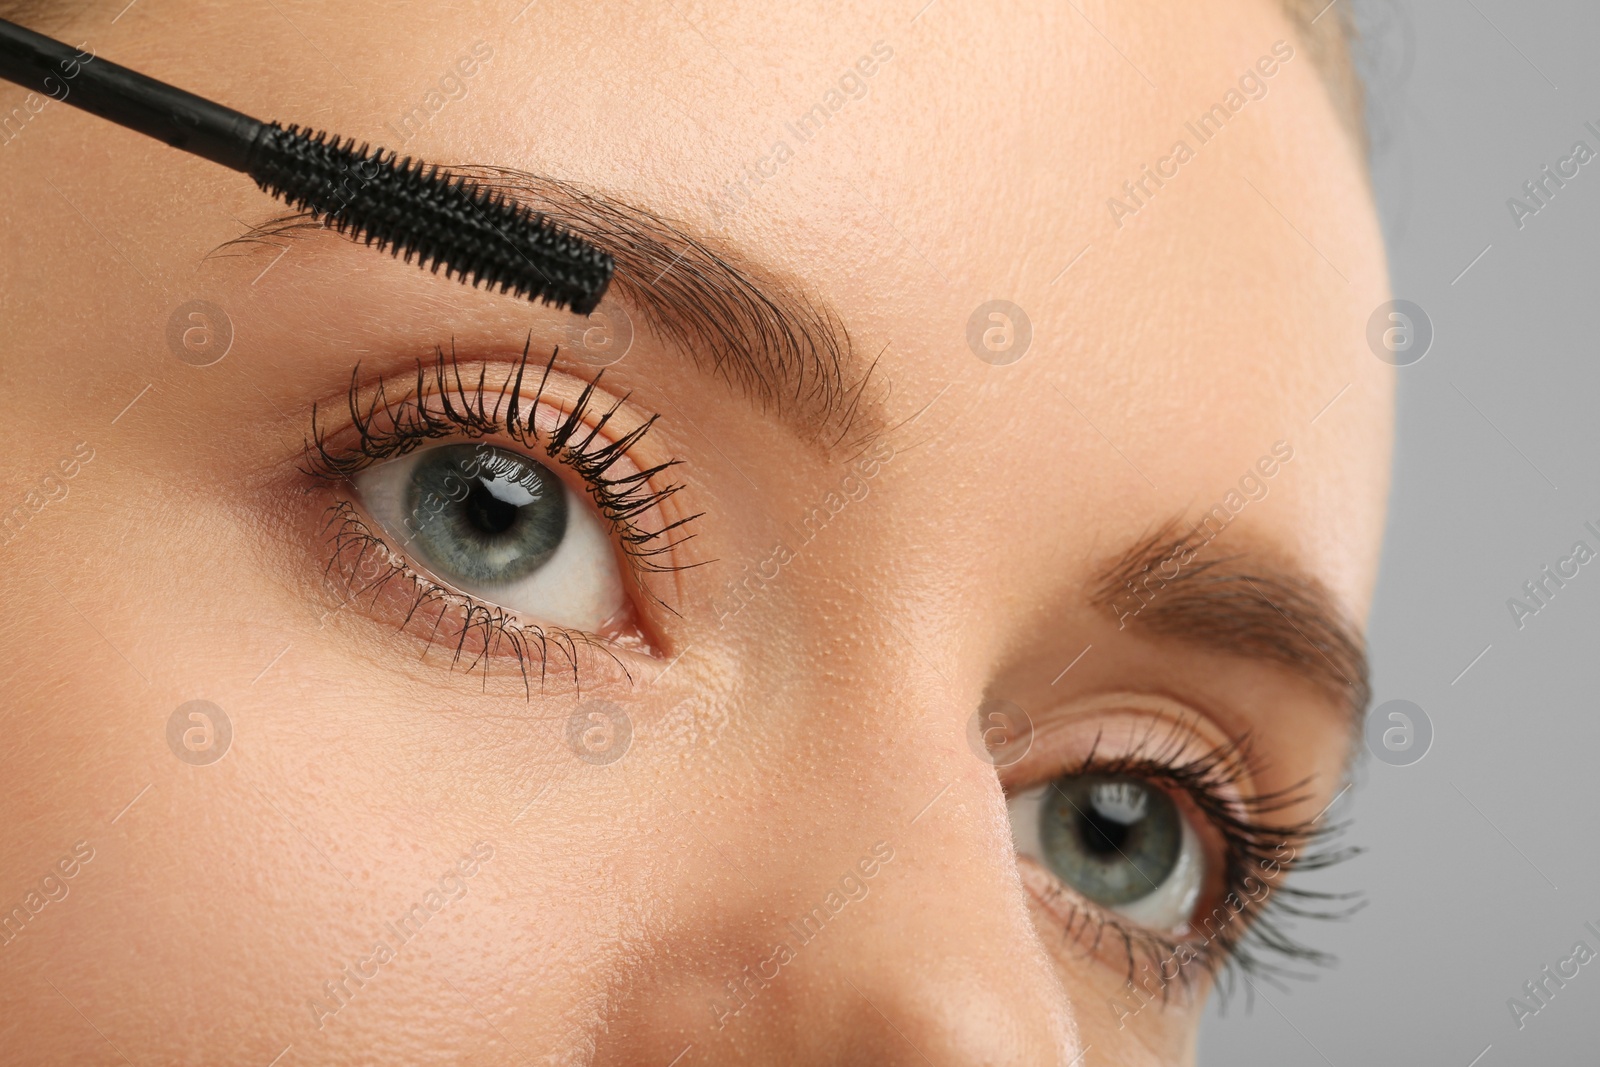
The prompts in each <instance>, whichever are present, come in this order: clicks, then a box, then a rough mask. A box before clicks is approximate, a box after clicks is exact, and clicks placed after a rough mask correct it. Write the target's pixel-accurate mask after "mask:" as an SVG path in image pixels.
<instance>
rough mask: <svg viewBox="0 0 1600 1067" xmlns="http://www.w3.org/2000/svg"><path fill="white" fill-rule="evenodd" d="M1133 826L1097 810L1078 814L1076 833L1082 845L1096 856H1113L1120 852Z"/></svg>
mask: <svg viewBox="0 0 1600 1067" xmlns="http://www.w3.org/2000/svg"><path fill="white" fill-rule="evenodd" d="M1132 830H1133V828H1132V827H1131V826H1129V825H1128V824H1126V823H1120V822H1117V821H1116V820H1115V819H1107V818H1105V817H1104V816H1103V815H1101V814H1100V813H1099V812H1094V811H1091V812H1087V813H1085V814H1081V815H1079V816H1078V834H1079V836H1080V837H1082V838H1083V844H1084V847H1086V848H1087V849H1088V850H1089V851H1090V852H1092V853H1094V854H1095V855H1096V856H1098V857H1105V856H1115V855H1117V854H1118V853H1120V852H1122V850H1123V845H1125V844H1126V843H1127V841H1128V837H1129V836H1130V835H1131V833H1132Z"/></svg>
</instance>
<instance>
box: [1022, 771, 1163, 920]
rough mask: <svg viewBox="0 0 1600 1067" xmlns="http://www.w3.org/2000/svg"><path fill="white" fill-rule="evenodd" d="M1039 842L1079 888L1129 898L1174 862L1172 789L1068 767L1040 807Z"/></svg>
mask: <svg viewBox="0 0 1600 1067" xmlns="http://www.w3.org/2000/svg"><path fill="white" fill-rule="evenodd" d="M1039 845H1040V848H1041V850H1042V851H1043V852H1044V856H1043V859H1044V860H1045V861H1046V862H1047V863H1048V864H1049V865H1050V867H1051V869H1053V870H1054V871H1055V873H1056V875H1057V876H1058V877H1059V878H1060V879H1061V880H1062V881H1064V882H1066V883H1067V884H1068V885H1070V886H1072V887H1073V888H1074V889H1076V890H1077V891H1078V892H1080V893H1082V894H1083V895H1084V896H1086V897H1088V898H1090V899H1091V900H1095V901H1098V902H1099V903H1101V904H1105V905H1108V906H1113V907H1114V906H1116V905H1120V904H1129V903H1132V902H1133V901H1136V900H1139V899H1141V898H1142V897H1147V896H1149V895H1150V894H1152V893H1154V892H1155V891H1156V890H1157V889H1159V888H1160V887H1161V886H1162V884H1163V883H1164V882H1165V881H1166V879H1167V878H1168V877H1170V876H1171V874H1172V872H1173V870H1174V869H1175V868H1176V867H1177V865H1178V858H1179V855H1180V853H1181V852H1182V850H1183V816H1182V815H1181V814H1180V813H1179V811H1178V806H1177V805H1176V804H1174V803H1173V802H1172V798H1171V797H1169V796H1168V795H1167V794H1166V793H1164V792H1162V791H1161V790H1159V789H1156V788H1155V787H1153V786H1150V785H1147V784H1145V783H1143V782H1141V781H1139V780H1138V779H1136V778H1128V777H1124V776H1120V775H1096V774H1084V775H1068V776H1066V777H1064V778H1061V779H1059V780H1057V781H1056V782H1055V784H1054V785H1053V786H1052V787H1051V788H1050V791H1049V792H1048V793H1047V794H1046V795H1045V798H1044V803H1043V804H1041V805H1040V807H1039Z"/></svg>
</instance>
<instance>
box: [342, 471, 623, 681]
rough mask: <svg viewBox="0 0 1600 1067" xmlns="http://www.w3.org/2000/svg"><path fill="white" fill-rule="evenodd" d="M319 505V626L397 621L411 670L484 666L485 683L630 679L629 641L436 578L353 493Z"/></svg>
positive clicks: (472, 669)
mask: <svg viewBox="0 0 1600 1067" xmlns="http://www.w3.org/2000/svg"><path fill="white" fill-rule="evenodd" d="M316 506H317V508H318V511H319V512H320V517H321V522H320V523H319V532H318V539H317V542H316V543H318V544H319V545H321V546H323V551H324V554H325V562H326V569H325V572H324V583H323V592H322V594H321V599H322V600H323V601H324V604H325V606H324V608H323V609H322V610H321V613H320V617H319V619H318V623H317V629H318V630H319V631H322V630H326V629H329V628H336V627H339V626H340V623H341V622H342V621H343V620H344V619H347V618H348V617H349V616H352V615H366V616H369V617H372V618H373V619H374V621H382V622H385V623H387V624H389V625H390V626H392V627H393V632H395V633H397V634H398V635H400V636H401V637H402V638H403V639H404V641H405V645H404V647H406V648H408V649H409V650H410V651H409V652H408V653H406V654H405V655H403V656H402V657H400V659H401V661H402V662H407V663H410V664H415V665H416V669H417V670H420V671H423V672H437V671H438V670H439V669H441V667H443V668H446V669H453V670H460V671H464V672H467V673H472V672H480V673H481V674H482V676H483V684H484V685H488V684H489V682H490V680H491V679H499V682H498V683H497V684H504V685H505V686H507V687H508V688H509V690H511V691H520V692H522V693H523V694H524V695H525V696H531V695H532V694H533V693H534V692H535V691H538V692H541V693H552V692H556V691H565V690H566V689H569V688H575V687H577V685H578V683H579V681H580V679H581V682H582V687H583V688H585V689H589V688H593V687H595V686H596V685H598V684H602V683H607V682H615V683H621V684H628V683H630V682H631V679H632V677H633V675H632V672H631V671H630V670H629V668H628V666H627V665H626V663H625V662H624V660H623V658H622V657H623V656H624V655H628V654H629V651H628V650H626V649H621V648H618V649H616V650H613V649H612V648H611V647H610V646H608V644H607V643H606V642H605V641H603V640H602V639H600V638H598V637H595V636H593V635H590V634H586V633H583V632H581V631H577V630H570V629H564V628H560V627H545V626H539V625H536V624H530V623H525V622H523V621H521V620H518V619H517V618H516V617H515V616H513V615H511V614H510V613H509V612H506V611H504V610H503V609H500V608H497V607H495V606H494V605H490V604H485V603H483V602H481V601H479V600H477V598H475V597H471V596H470V595H467V594H462V593H459V592H457V591H455V590H451V589H448V588H445V587H441V586H439V585H437V584H436V583H434V582H433V581H432V580H431V579H429V578H428V577H427V576H426V575H422V574H420V573H419V572H417V571H415V570H414V569H412V568H411V566H410V565H409V563H408V562H407V561H405V560H404V559H403V558H402V557H399V556H397V555H396V554H395V553H394V550H393V549H392V548H391V547H390V546H389V545H388V543H387V542H386V541H384V539H383V538H382V537H381V536H380V535H379V534H377V533H376V532H375V531H373V530H372V529H371V528H370V527H369V526H368V525H367V522H366V520H365V519H364V518H363V517H362V516H361V514H360V513H359V511H358V510H357V508H356V507H355V505H354V504H353V503H351V502H350V501H348V500H344V499H342V498H340V497H338V496H337V495H333V496H332V501H331V503H330V502H328V500H327V498H324V499H323V501H321V502H320V503H318V504H316ZM346 629H348V627H346ZM419 649H420V651H418V650H419ZM409 669H411V668H408V670H409ZM419 677H422V678H423V680H430V679H431V678H432V677H433V676H432V674H431V673H429V674H425V675H419Z"/></svg>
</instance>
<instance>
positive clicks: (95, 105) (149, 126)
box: [0, 19, 266, 172]
mask: <svg viewBox="0 0 1600 1067" xmlns="http://www.w3.org/2000/svg"><path fill="white" fill-rule="evenodd" d="M0 78H4V79H5V80H7V81H11V82H16V83H17V84H18V85H21V86H23V87H25V88H28V89H32V90H34V91H36V92H41V93H43V94H45V95H46V96H48V97H50V98H52V99H54V100H60V101H62V102H63V103H67V104H71V105H72V106H74V107H77V108H81V109H82V110H84V111H87V112H89V113H90V114H93V115H99V116H100V117H101V118H104V119H109V120H111V121H112V122H115V123H116V124H117V125H118V126H124V127H126V128H128V129H130V130H134V131H136V132H138V133H143V134H147V135H148V136H150V137H154V138H156V139H157V140H159V141H165V142H166V143H167V144H169V145H171V146H172V147H174V148H180V149H182V150H183V151H185V152H189V153H192V154H194V155H197V156H202V157H204V158H206V159H209V160H211V161H212V162H215V163H221V164H222V165H223V166H225V167H231V168H232V169H234V170H239V171H246V172H248V171H249V169H250V161H251V156H252V154H253V152H254V151H255V147H256V142H257V139H258V138H259V137H260V135H261V131H262V130H264V129H265V128H266V124H265V123H262V122H260V121H259V120H257V119H253V118H251V117H250V116H249V115H245V114H242V113H241V112H238V111H235V110H233V109H232V108H227V107H223V106H222V105H221V104H215V103H212V102H211V101H210V100H207V99H205V98H204V97H199V96H196V95H194V94H193V93H186V92H184V91H183V90H182V89H179V88H176V87H175V86H171V85H168V84H167V83H166V82H161V81H157V80H156V79H154V78H147V77H145V76H144V75H143V74H140V73H139V72H138V71H133V70H129V69H128V68H127V67H121V66H118V65H117V64H115V63H112V62H110V61H109V60H105V59H96V58H93V57H88V58H86V57H85V56H84V54H83V53H82V52H79V51H78V50H77V49H76V48H73V47H71V46H70V45H66V44H63V43H62V42H60V41H57V40H53V39H52V38H49V37H46V36H44V35H43V34H39V33H34V32H33V31H32V30H28V29H24V28H23V27H21V26H18V25H17V24H16V23H14V22H7V21H6V20H5V19H0Z"/></svg>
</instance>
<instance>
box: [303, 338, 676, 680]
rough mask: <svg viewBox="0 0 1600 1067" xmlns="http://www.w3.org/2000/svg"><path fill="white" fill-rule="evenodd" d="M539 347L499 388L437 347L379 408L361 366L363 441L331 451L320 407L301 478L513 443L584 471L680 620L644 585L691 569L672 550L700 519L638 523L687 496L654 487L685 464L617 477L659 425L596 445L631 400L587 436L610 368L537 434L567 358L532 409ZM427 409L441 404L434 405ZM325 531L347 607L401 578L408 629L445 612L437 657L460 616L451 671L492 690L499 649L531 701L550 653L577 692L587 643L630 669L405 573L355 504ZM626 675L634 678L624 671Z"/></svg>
mask: <svg viewBox="0 0 1600 1067" xmlns="http://www.w3.org/2000/svg"><path fill="white" fill-rule="evenodd" d="M531 343H532V337H531V335H530V337H529V340H528V342H527V343H524V345H523V349H522V358H521V360H520V361H519V362H518V363H517V365H516V367H515V369H514V370H513V371H511V372H510V373H509V374H507V375H506V376H505V378H504V380H503V381H501V382H500V384H499V386H498V387H495V386H493V385H491V384H490V382H489V380H488V368H487V367H482V368H480V369H479V371H478V374H477V377H476V380H473V379H472V377H471V376H470V375H469V376H467V377H465V378H464V377H463V375H462V371H461V364H460V362H459V360H458V359H457V357H456V352H455V346H454V344H453V343H452V345H451V349H450V353H449V355H448V356H447V355H446V354H445V352H444V350H443V348H439V349H437V351H436V358H435V360H434V361H433V363H432V364H431V366H430V365H428V364H424V363H423V362H422V361H421V360H418V361H417V365H416V372H415V376H414V379H413V380H412V381H411V382H410V383H409V387H408V388H407V389H406V391H405V392H404V393H403V394H402V395H401V396H400V397H399V398H398V399H395V398H393V397H391V395H390V393H391V392H392V391H393V390H391V389H390V387H389V383H388V381H387V380H385V379H382V378H380V379H378V381H377V382H376V384H375V385H374V387H373V390H372V395H371V397H370V399H368V400H367V401H366V402H365V403H363V402H362V399H361V392H362V389H361V368H360V367H359V366H357V367H356V368H355V369H354V370H353V371H352V372H351V376H350V387H349V391H348V394H347V396H346V400H345V406H346V408H347V409H348V413H349V421H350V424H351V425H352V426H353V428H354V432H355V437H356V439H355V441H354V443H353V444H349V445H338V446H336V445H334V444H332V443H331V434H330V431H329V430H328V428H327V427H326V426H325V425H324V424H323V420H322V417H321V414H320V413H319V411H318V410H317V408H316V407H313V408H312V414H311V435H310V437H309V438H308V439H307V441H306V447H305V460H304V462H303V464H302V466H301V469H302V471H303V472H304V473H306V474H307V475H309V476H311V477H314V478H317V479H319V480H322V481H325V482H330V483H346V482H348V481H349V480H350V479H352V478H353V477H354V476H355V475H357V474H359V473H360V472H361V471H363V470H366V469H367V468H368V467H371V466H373V465H374V464H377V463H381V462H383V461H385V460H389V459H394V458H396V457H399V456H404V455H406V454H407V453H410V452H412V451H414V450H416V449H417V448H419V447H421V446H422V445H424V444H426V443H427V442H429V441H431V440H438V439H442V438H454V437H465V438H467V439H477V438H482V437H486V436H489V435H491V434H504V435H505V436H507V437H509V438H511V439H512V440H513V441H516V442H517V443H518V444H521V445H522V446H524V447H525V448H527V449H528V450H529V451H537V450H540V449H542V450H543V451H544V453H545V455H546V456H548V457H550V458H552V459H554V460H557V461H558V462H560V463H563V464H565V465H566V466H568V467H570V468H572V469H573V470H574V471H575V472H576V473H577V474H578V476H579V477H580V478H581V479H582V480H583V482H584V484H585V485H586V486H587V487H588V490H589V495H590V497H591V498H592V499H593V500H594V502H595V507H596V509H597V510H598V511H599V512H600V514H601V515H602V516H603V517H604V518H605V519H606V521H607V523H608V524H609V525H610V527H611V529H612V532H613V533H614V534H615V535H616V536H617V538H618V539H619V540H620V541H621V543H622V547H623V550H624V552H625V553H626V554H627V556H628V558H629V560H630V561H631V562H632V564H633V566H634V568H635V570H636V572H637V576H638V578H639V580H638V582H637V585H638V587H639V588H640V589H641V590H642V591H643V592H644V593H645V595H647V596H649V597H650V599H651V600H652V601H654V602H655V603H656V604H658V605H660V606H661V607H662V608H663V609H665V610H667V611H672V610H673V609H672V607H671V605H669V604H666V603H665V602H664V601H663V600H662V599H661V598H660V597H659V596H657V595H656V593H655V592H654V590H653V589H651V588H650V585H649V583H648V582H647V581H645V576H646V575H652V574H668V573H671V572H673V571H676V570H680V569H685V568H684V566H680V565H675V564H673V563H671V562H670V559H671V556H670V553H671V552H672V550H673V549H674V548H676V547H677V546H678V545H681V544H683V543H684V542H685V541H688V540H689V539H690V538H692V537H693V536H694V535H693V534H690V533H685V532H683V531H684V527H686V526H687V525H688V524H689V523H691V522H693V521H694V520H695V519H697V518H699V517H700V515H699V514H695V515H690V516H688V517H687V518H683V519H679V520H677V521H675V522H672V523H670V524H668V525H666V526H664V527H662V528H661V529H658V530H645V529H643V528H642V527H640V526H639V525H638V522H637V519H638V517H639V516H640V515H642V514H644V513H645V512H648V511H649V510H650V509H651V508H653V507H655V506H656V505H658V504H660V503H661V502H662V501H664V500H666V499H667V498H669V497H671V496H673V495H674V494H675V493H677V492H678V490H679V489H681V488H682V485H681V484H677V483H674V484H670V485H666V486H664V487H662V488H661V489H659V490H653V489H651V482H652V480H653V479H656V478H657V477H658V476H659V475H661V474H663V473H664V472H665V471H667V470H668V469H669V468H671V467H674V466H677V464H678V462H679V461H677V460H669V461H667V462H665V463H660V464H657V465H656V466H654V467H650V468H649V469H647V470H640V471H637V472H635V473H629V474H613V473H612V468H613V467H615V466H616V465H617V463H618V462H619V461H620V460H621V459H622V458H623V457H625V456H627V455H628V454H629V452H630V451H631V450H632V449H633V448H634V447H635V446H637V445H638V443H639V442H640V440H642V439H643V438H644V436H645V435H646V434H647V433H649V431H650V429H651V427H652V426H654V424H655V420H656V416H654V415H652V416H651V417H650V418H649V419H648V420H646V422H645V423H644V424H643V425H641V426H639V427H637V428H636V429H634V430H632V431H630V432H629V433H627V434H624V435H623V436H622V437H620V438H618V439H617V440H615V441H611V442H608V443H604V444H601V445H599V446H596V445H595V441H596V440H597V438H598V437H599V435H600V434H601V432H602V431H603V430H604V428H605V426H606V424H607V423H608V422H609V421H610V420H611V418H612V417H613V416H614V415H615V414H616V413H617V411H618V409H620V408H621V407H622V405H623V404H624V403H625V402H626V401H627V399H628V395H629V394H624V395H623V396H622V397H621V398H620V399H619V400H617V401H616V402H615V403H613V404H612V405H611V406H610V407H609V408H607V409H606V410H605V411H603V412H600V413H599V414H598V416H596V417H595V418H594V423H593V425H592V426H589V427H588V428H587V432H584V431H585V427H586V424H587V422H588V419H589V417H590V415H591V411H592V410H593V409H594V407H595V397H596V387H597V386H598V385H599V383H600V379H601V376H602V375H603V374H604V371H602V372H600V373H599V374H597V375H596V376H595V377H594V379H593V380H592V381H590V382H589V383H587V385H586V386H585V387H584V389H583V391H582V393H580V394H579V396H578V399H577V401H576V402H575V403H574V404H573V405H572V409H571V410H570V411H569V412H567V413H566V414H564V415H563V416H562V417H561V419H560V421H559V422H558V423H557V424H556V426H555V427H554V428H552V429H551V430H549V431H548V432H545V433H540V432H539V431H537V430H536V429H535V426H534V417H535V413H536V412H537V410H538V406H539V401H540V399H541V398H542V397H543V396H544V391H545V387H546V385H547V384H548V382H549V379H550V372H551V370H552V369H553V367H554V366H555V362H556V357H557V355H558V354H559V351H560V349H559V348H557V349H556V350H554V351H552V352H551V353H550V357H549V359H548V360H547V361H545V363H544V366H543V369H542V372H541V374H540V377H539V385H538V389H537V390H536V391H535V393H534V396H533V398H532V399H531V401H530V400H528V399H525V398H524V397H523V396H522V386H523V383H524V381H525V380H527V379H528V378H529V373H528V372H529V367H530V361H529V350H530V346H531ZM430 400H433V401H435V402H434V403H432V404H430V403H429V401H430ZM327 529H328V530H329V531H330V535H331V538H332V541H333V555H332V558H331V559H330V561H329V563H328V568H327V570H328V572H329V574H330V575H331V574H333V573H334V572H339V573H340V574H341V575H342V578H343V584H344V587H345V588H344V590H343V591H342V598H341V603H340V605H339V606H340V607H341V608H342V607H343V606H344V604H346V603H350V602H352V601H354V600H355V599H356V598H357V597H360V596H363V595H366V594H369V593H370V594H371V595H372V597H373V598H374V599H375V598H376V597H377V596H378V595H380V594H381V593H382V592H383V590H384V589H385V588H386V587H388V586H389V585H390V583H392V582H394V581H395V580H396V579H400V580H401V583H402V584H403V585H405V586H407V587H409V588H410V589H411V590H412V591H413V593H414V597H415V600H414V602H413V603H412V605H411V607H410V608H409V609H408V611H407V612H406V617H405V622H404V623H402V626H405V625H409V624H410V622H411V621H412V619H413V618H416V617H419V616H421V617H424V618H426V615H427V612H428V611H429V610H431V609H432V608H434V607H437V609H438V613H437V615H436V616H435V617H434V619H433V624H434V625H433V629H432V631H431V633H430V636H429V643H428V646H427V647H429V648H432V647H433V646H434V644H435V643H436V642H438V641H439V640H440V639H441V633H440V629H441V627H442V626H443V625H444V623H445V620H446V618H447V617H452V616H453V622H452V628H453V632H446V633H444V634H443V635H442V638H443V640H444V641H445V642H446V643H447V644H453V645H454V648H453V651H452V653H451V662H452V666H455V667H459V668H462V669H465V670H467V671H469V672H470V671H471V670H473V669H474V668H481V669H482V670H483V672H484V684H485V686H487V684H488V665H489V662H490V660H491V658H492V657H493V655H494V654H495V653H497V652H500V651H506V652H509V653H510V654H511V655H513V656H514V657H515V659H516V661H517V664H518V668H519V670H520V672H521V675H522V679H523V684H524V687H525V689H527V691H528V692H529V694H530V695H531V693H532V678H531V677H530V674H529V670H528V660H529V659H530V658H536V659H537V660H538V662H539V683H540V686H541V687H542V686H543V684H544V681H545V679H546V677H547V670H548V666H549V660H550V657H551V655H552V654H559V655H560V656H561V657H562V658H564V659H565V660H566V661H567V663H568V665H569V666H570V668H571V671H572V679H573V684H574V685H577V683H578V652H579V646H588V647H591V648H594V649H596V650H599V651H602V652H605V653H606V654H608V655H611V658H612V659H613V660H614V661H616V662H617V663H618V664H619V666H620V665H621V661H620V660H618V659H617V657H616V656H615V655H612V654H611V653H610V652H609V650H608V649H606V647H605V645H604V644H603V643H602V642H599V641H597V640H595V639H594V638H592V637H590V636H589V635H588V634H585V633H582V632H581V631H576V630H571V629H568V628H564V627H541V626H537V625H534V624H532V623H528V622H524V621H522V620H520V619H518V618H517V617H516V616H514V615H513V614H511V613H510V612H507V611H505V610H504V609H502V608H499V607H496V606H494V605H492V604H488V603H485V602H483V601H480V600H478V599H477V598H475V597H473V596H470V595H468V594H465V593H459V592H456V591H455V590H450V589H445V588H443V587H441V586H439V585H438V584H437V583H435V582H433V581H431V580H430V579H428V578H427V577H426V576H424V575H422V574H420V573H418V572H417V571H416V570H414V569H413V568H411V567H410V566H408V565H407V564H406V563H405V561H404V559H403V557H401V556H399V555H398V554H397V553H396V552H395V551H394V550H393V549H391V548H390V547H389V546H388V545H387V544H386V543H385V542H384V541H383V540H382V538H380V537H379V536H378V535H377V534H376V533H374V532H373V531H372V530H371V529H370V528H369V527H368V526H367V524H366V523H365V522H363V521H362V520H361V518H360V517H359V516H358V514H357V513H356V511H355V508H354V507H353V506H352V505H351V504H350V503H349V502H347V501H340V502H338V503H335V504H334V505H332V506H331V507H330V508H329V510H328V520H327ZM374 563H375V564H376V568H375V569H374V570H373V571H372V573H371V574H366V573H361V574H359V575H358V574H357V573H356V572H357V571H362V572H364V571H365V569H366V568H367V567H368V566H369V565H370V564H374ZM697 565H698V564H689V565H688V566H697ZM335 610H337V609H335ZM623 670H624V672H625V673H626V667H625V666H623ZM630 679H631V675H630Z"/></svg>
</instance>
